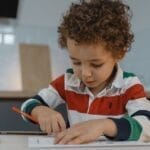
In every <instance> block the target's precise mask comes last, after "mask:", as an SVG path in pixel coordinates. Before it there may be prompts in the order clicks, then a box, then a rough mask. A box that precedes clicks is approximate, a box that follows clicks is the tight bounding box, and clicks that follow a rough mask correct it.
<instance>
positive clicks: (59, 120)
mask: <svg viewBox="0 0 150 150" xmlns="http://www.w3.org/2000/svg"><path fill="white" fill-rule="evenodd" d="M31 115H33V116H34V117H35V118H36V119H37V120H38V122H39V125H40V128H41V130H42V131H44V132H46V133H48V134H51V133H57V132H60V131H63V130H64V129H65V128H66V124H65V121H64V119H63V117H62V115H61V114H60V113H59V112H57V111H55V110H53V109H50V108H49V107H46V106H37V107H35V108H34V109H33V110H32V113H31Z"/></svg>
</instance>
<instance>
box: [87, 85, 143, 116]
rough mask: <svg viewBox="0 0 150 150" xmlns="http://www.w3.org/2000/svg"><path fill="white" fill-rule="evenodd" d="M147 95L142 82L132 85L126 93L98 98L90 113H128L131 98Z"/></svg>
mask: <svg viewBox="0 0 150 150" xmlns="http://www.w3.org/2000/svg"><path fill="white" fill-rule="evenodd" d="M142 97H145V92H144V88H143V86H142V85H140V84H136V85H134V86H132V87H130V88H129V89H128V90H127V91H126V92H125V93H124V94H121V95H116V96H111V97H102V98H96V99H95V100H94V101H93V103H92V104H91V106H90V110H89V113H90V114H101V115H120V114H124V113H126V110H125V106H126V104H127V102H128V101H129V100H136V99H138V98H142Z"/></svg>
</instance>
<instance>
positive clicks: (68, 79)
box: [65, 64, 124, 89]
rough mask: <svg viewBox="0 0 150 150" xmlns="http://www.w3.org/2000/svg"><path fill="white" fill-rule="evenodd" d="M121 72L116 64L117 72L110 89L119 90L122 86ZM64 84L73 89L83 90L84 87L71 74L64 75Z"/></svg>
mask: <svg viewBox="0 0 150 150" xmlns="http://www.w3.org/2000/svg"><path fill="white" fill-rule="evenodd" d="M123 81H124V80H123V70H122V69H121V67H120V66H119V64H117V72H116V75H115V78H114V80H113V82H112V83H111V85H109V87H110V88H113V87H115V88H121V87H122V86H123V83H124V82H123ZM65 84H66V85H67V86H69V87H75V88H81V89H83V88H85V85H83V83H82V81H81V80H80V79H79V78H78V77H77V76H76V75H75V74H72V73H66V74H65Z"/></svg>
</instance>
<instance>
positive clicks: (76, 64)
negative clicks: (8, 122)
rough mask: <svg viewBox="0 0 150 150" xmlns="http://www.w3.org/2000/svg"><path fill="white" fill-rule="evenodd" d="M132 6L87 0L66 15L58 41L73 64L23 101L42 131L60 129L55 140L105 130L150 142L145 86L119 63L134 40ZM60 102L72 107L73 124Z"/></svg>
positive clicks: (78, 139) (85, 137)
mask: <svg viewBox="0 0 150 150" xmlns="http://www.w3.org/2000/svg"><path fill="white" fill-rule="evenodd" d="M129 10H130V9H129V7H128V6H127V5H125V4H123V3H122V1H121V0H82V1H80V2H79V3H72V5H71V7H70V9H69V10H68V11H67V12H66V14H65V15H64V17H63V20H62V23H61V24H60V26H59V27H58V33H59V43H60V45H61V47H62V48H66V49H67V51H68V54H69V57H70V59H71V63H72V69H68V70H67V72H66V73H65V74H64V75H62V76H60V77H58V78H57V79H55V80H54V81H52V82H51V83H50V85H49V87H48V88H46V89H42V90H41V91H40V92H39V93H38V94H37V95H36V96H35V97H33V98H31V99H29V100H27V101H26V102H25V103H24V104H23V105H22V111H24V112H27V113H29V114H31V115H32V116H34V117H35V118H36V119H37V120H38V122H39V125H40V127H41V130H42V131H45V132H47V133H48V134H50V133H55V134H54V135H55V143H58V144H80V143H86V142H90V141H93V140H96V139H97V138H99V137H100V136H102V135H105V136H106V137H108V138H110V139H112V140H141V141H150V120H149V119H150V102H149V101H148V100H147V99H146V96H145V92H144V87H143V85H142V84H141V82H140V81H139V79H138V78H137V77H136V76H135V75H134V74H132V73H128V72H124V71H122V69H121V68H120V66H119V64H118V62H119V61H120V60H121V59H122V58H123V57H124V56H125V54H126V52H127V51H128V50H129V48H130V46H131V43H132V42H133V34H132V33H131V31H130V23H129V19H130V14H129ZM61 103H66V105H67V107H68V117H69V123H70V128H68V129H66V125H65V121H64V119H63V117H62V115H61V114H60V113H58V112H57V111H55V110H54V109H53V108H55V107H56V106H58V105H59V104H61ZM25 119H27V118H25Z"/></svg>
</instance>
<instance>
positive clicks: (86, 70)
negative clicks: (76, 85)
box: [82, 67, 92, 77]
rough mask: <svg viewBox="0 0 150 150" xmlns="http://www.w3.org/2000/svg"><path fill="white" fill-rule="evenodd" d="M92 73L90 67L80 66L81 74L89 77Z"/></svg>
mask: <svg viewBox="0 0 150 150" xmlns="http://www.w3.org/2000/svg"><path fill="white" fill-rule="evenodd" d="M91 75H92V72H91V69H90V68H89V67H82V76H83V77H90V76H91Z"/></svg>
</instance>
